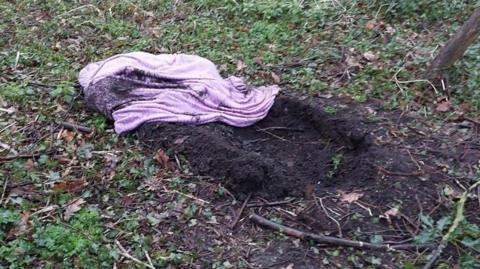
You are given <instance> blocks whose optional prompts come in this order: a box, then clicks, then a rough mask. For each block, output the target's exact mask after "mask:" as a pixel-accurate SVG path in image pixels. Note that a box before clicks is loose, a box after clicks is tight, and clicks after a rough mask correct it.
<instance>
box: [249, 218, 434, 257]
mask: <svg viewBox="0 0 480 269" xmlns="http://www.w3.org/2000/svg"><path fill="white" fill-rule="evenodd" d="M250 219H251V220H253V221H255V222H256V223H258V224H260V225H262V226H265V227H267V228H270V229H272V230H276V231H279V232H282V233H284V234H286V235H290V236H293V237H296V238H300V239H303V240H312V241H315V242H317V243H321V244H330V245H337V246H347V247H354V248H369V249H379V250H405V249H423V248H432V247H433V245H431V244H419V245H417V244H396V245H390V244H373V243H368V242H362V241H354V240H348V239H342V238H338V237H333V236H325V235H319V234H313V233H308V232H302V231H299V230H297V229H294V228H290V227H287V226H284V225H281V224H278V223H275V222H272V221H269V220H267V219H266V218H264V217H261V216H259V215H257V214H252V215H251V216H250Z"/></svg>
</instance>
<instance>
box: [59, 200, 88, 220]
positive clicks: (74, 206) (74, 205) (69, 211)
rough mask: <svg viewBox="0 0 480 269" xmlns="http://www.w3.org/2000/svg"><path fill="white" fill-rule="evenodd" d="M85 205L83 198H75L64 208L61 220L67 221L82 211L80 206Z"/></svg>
mask: <svg viewBox="0 0 480 269" xmlns="http://www.w3.org/2000/svg"><path fill="white" fill-rule="evenodd" d="M84 203H85V200H84V199H83V198H76V199H74V200H73V201H71V202H70V203H68V205H67V206H66V207H65V214H64V215H63V219H64V220H66V221H68V220H69V219H70V218H71V217H72V216H73V214H75V212H77V211H79V210H80V209H82V207H81V205H82V204H84Z"/></svg>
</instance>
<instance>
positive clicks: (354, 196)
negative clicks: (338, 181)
mask: <svg viewBox="0 0 480 269" xmlns="http://www.w3.org/2000/svg"><path fill="white" fill-rule="evenodd" d="M340 195H341V197H340V201H342V202H347V203H349V204H350V203H353V202H355V201H357V200H358V199H360V198H361V197H362V196H363V193H359V192H351V193H346V192H340Z"/></svg>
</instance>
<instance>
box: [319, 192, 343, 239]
mask: <svg viewBox="0 0 480 269" xmlns="http://www.w3.org/2000/svg"><path fill="white" fill-rule="evenodd" d="M316 198H317V199H318V201H320V205H321V207H322V209H323V212H325V215H327V217H328V218H329V219H331V220H333V222H335V224H336V225H337V228H338V236H340V237H343V235H342V226H340V223H339V222H338V221H337V220H336V219H335V218H334V217H332V216H330V214H328V212H327V209H326V208H325V206H324V205H323V201H322V198H319V197H316ZM317 199H315V203H316V204H317V206H318V202H317Z"/></svg>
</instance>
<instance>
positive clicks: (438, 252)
mask: <svg viewBox="0 0 480 269" xmlns="http://www.w3.org/2000/svg"><path fill="white" fill-rule="evenodd" d="M479 185H480V181H477V182H476V183H475V184H473V185H472V186H470V188H468V190H466V191H464V192H463V194H462V196H460V200H459V201H458V204H457V212H456V213H455V219H454V220H453V223H452V225H451V226H450V228H449V229H448V232H447V233H446V234H445V235H444V236H443V237H442V240H441V241H440V244H439V245H438V247H437V248H436V249H435V250H434V251H433V252H432V254H431V256H430V259H429V260H428V262H427V263H426V264H425V265H424V266H423V269H430V268H432V266H433V265H435V262H436V261H437V259H438V258H439V257H440V255H441V254H442V252H443V250H444V249H445V248H446V247H447V245H448V241H449V240H450V237H451V236H452V234H453V233H454V232H455V230H457V228H458V225H459V224H460V222H462V220H463V219H464V218H465V216H464V215H463V211H464V209H465V202H466V201H467V198H468V193H469V192H470V191H471V190H473V189H475V188H476V187H477V186H479Z"/></svg>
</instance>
